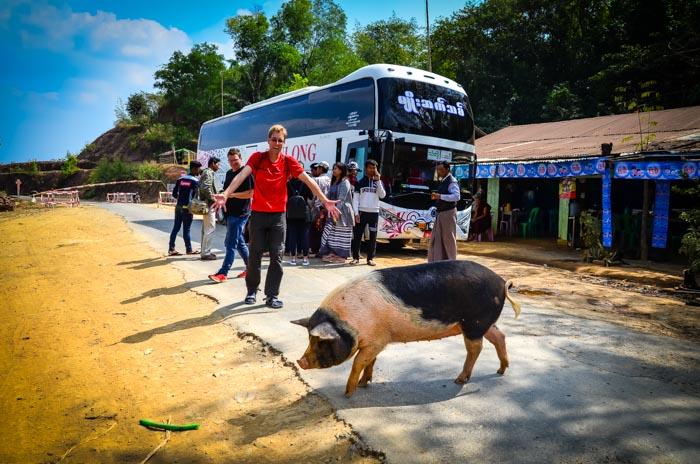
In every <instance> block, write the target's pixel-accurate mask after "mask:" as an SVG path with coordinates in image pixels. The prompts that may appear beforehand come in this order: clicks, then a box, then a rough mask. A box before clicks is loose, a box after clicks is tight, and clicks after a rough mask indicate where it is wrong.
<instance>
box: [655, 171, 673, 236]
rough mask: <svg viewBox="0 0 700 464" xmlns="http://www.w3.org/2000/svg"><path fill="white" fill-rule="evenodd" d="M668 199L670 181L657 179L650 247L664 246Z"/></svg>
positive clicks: (669, 195)
mask: <svg viewBox="0 0 700 464" xmlns="http://www.w3.org/2000/svg"><path fill="white" fill-rule="evenodd" d="M670 199H671V182H670V181H668V180H661V181H657V182H656V198H655V200H654V227H653V228H652V232H651V246H652V248H666V241H667V239H668V209H669V200H670Z"/></svg>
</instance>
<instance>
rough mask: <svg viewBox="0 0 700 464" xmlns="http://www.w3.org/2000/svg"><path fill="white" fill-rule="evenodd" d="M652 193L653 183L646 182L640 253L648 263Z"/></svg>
mask: <svg viewBox="0 0 700 464" xmlns="http://www.w3.org/2000/svg"><path fill="white" fill-rule="evenodd" d="M650 192H651V183H650V181H649V180H645V181H644V194H643V196H642V230H641V232H640V233H639V251H640V259H641V260H642V261H647V260H648V259H649V245H648V243H649V237H648V235H647V226H648V224H649V203H650V202H649V194H650Z"/></svg>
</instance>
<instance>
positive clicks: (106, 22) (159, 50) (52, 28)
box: [19, 3, 192, 63]
mask: <svg viewBox="0 0 700 464" xmlns="http://www.w3.org/2000/svg"><path fill="white" fill-rule="evenodd" d="M20 23H21V24H22V25H23V27H22V28H21V29H20V31H19V34H20V37H21V38H22V42H23V43H24V44H25V45H26V46H29V47H32V48H43V49H49V50H53V51H63V52H71V51H74V52H79V53H80V52H82V53H91V54H94V53H98V54H104V55H110V56H116V57H126V58H135V59H141V60H144V61H154V62H158V63H160V62H162V61H165V60H167V59H168V58H169V57H170V55H172V53H173V52H174V51H175V50H182V51H187V50H189V48H190V47H191V45H192V42H191V40H190V38H189V37H188V36H187V34H186V33H185V32H183V31H181V30H180V29H177V28H175V27H170V28H166V27H163V26H162V25H161V24H160V23H158V22H156V21H153V20H150V19H117V17H116V15H114V13H108V12H104V11H98V12H97V13H95V14H94V15H93V14H91V13H85V12H73V11H72V10H70V9H69V8H62V9H59V8H57V7H55V6H53V5H49V4H47V3H36V4H32V5H31V6H30V8H29V12H28V13H26V14H24V15H23V16H20Z"/></svg>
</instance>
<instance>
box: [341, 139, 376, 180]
mask: <svg viewBox="0 0 700 464" xmlns="http://www.w3.org/2000/svg"><path fill="white" fill-rule="evenodd" d="M368 158H374V157H373V156H370V150H369V142H368V141H367V140H360V141H359V142H353V143H350V144H348V148H347V151H346V153H345V164H347V163H349V162H350V161H354V162H356V163H357V164H358V165H359V166H360V169H361V171H360V172H359V173H358V174H357V180H360V179H362V176H363V175H364V165H365V161H366V160H367V159H368Z"/></svg>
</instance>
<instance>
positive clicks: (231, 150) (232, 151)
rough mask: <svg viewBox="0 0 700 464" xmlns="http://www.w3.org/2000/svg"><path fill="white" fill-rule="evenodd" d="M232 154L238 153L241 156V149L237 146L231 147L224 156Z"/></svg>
mask: <svg viewBox="0 0 700 464" xmlns="http://www.w3.org/2000/svg"><path fill="white" fill-rule="evenodd" d="M233 155H238V156H239V157H240V156H241V150H239V149H238V148H231V149H230V150H229V151H228V153H226V156H233Z"/></svg>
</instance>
